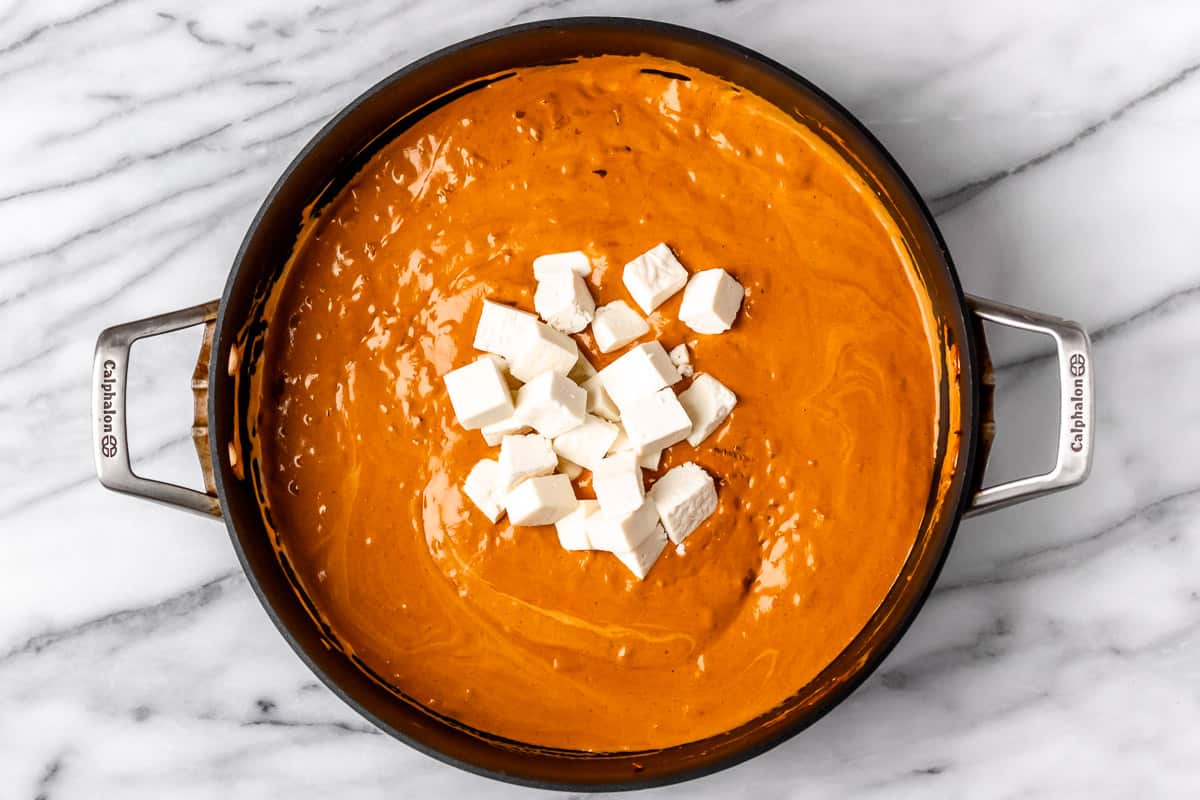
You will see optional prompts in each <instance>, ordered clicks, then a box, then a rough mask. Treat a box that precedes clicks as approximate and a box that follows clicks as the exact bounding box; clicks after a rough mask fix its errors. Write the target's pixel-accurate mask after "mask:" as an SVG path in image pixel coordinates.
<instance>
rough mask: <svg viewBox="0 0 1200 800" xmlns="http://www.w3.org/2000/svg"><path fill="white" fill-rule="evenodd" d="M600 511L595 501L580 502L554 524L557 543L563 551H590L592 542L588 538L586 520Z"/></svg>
mask: <svg viewBox="0 0 1200 800" xmlns="http://www.w3.org/2000/svg"><path fill="white" fill-rule="evenodd" d="M599 510H600V504H599V503H597V502H596V501H595V500H580V501H579V505H577V506H575V510H574V511H572V512H571V513H570V514H567V515H566V516H565V517H563V518H562V519H560V520H559V521H558V522H556V523H554V529H555V531H556V532H557V533H558V543H559V544H560V545H562V548H563V549H564V550H591V549H592V540H591V539H590V538H589V536H588V518H589V517H591V516H592V515H593V514H595V513H597V512H598V511H599Z"/></svg>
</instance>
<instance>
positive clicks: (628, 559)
mask: <svg viewBox="0 0 1200 800" xmlns="http://www.w3.org/2000/svg"><path fill="white" fill-rule="evenodd" d="M666 547H667V534H666V533H664V532H663V527H662V525H655V526H654V530H653V531H652V532H651V534H650V535H649V536H647V537H646V538H645V539H644V540H643V541H642V543H641V544H639V545H638V546H637V547H635V548H634V549H633V550H631V551H629V552H621V551H619V550H618V551H614V552H613V555H614V556H616V557H617V559H618V560H619V561H620V562H621V563H622V564H624V565H625V568H626V569H628V570H629V571H630V572H632V573H633V574H634V575H635V576H636V577H637V579H638V580H644V579H645V577H646V575H648V574H649V573H650V570H651V569H652V568H653V567H654V562H656V561H658V557H659V556H660V555H662V551H663V550H665V549H666Z"/></svg>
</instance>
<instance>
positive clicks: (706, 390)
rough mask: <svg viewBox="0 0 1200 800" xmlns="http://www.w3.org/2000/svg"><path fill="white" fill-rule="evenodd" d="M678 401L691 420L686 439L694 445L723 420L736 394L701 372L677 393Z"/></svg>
mask: <svg viewBox="0 0 1200 800" xmlns="http://www.w3.org/2000/svg"><path fill="white" fill-rule="evenodd" d="M679 402H680V403H681V404H682V405H683V409H684V410H685V411H687V415H688V417H689V418H690V419H691V420H692V432H691V433H690V434H688V437H687V440H688V444H690V445H691V446H692V447H695V446H697V445H698V444H700V443H701V442H703V441H704V440H705V439H707V438H708V437H709V435H710V434H711V433H712V432H713V431H715V430H716V429H717V428H718V427H720V425H721V423H722V422H724V421H725V418H726V417H728V416H729V412H730V411H733V407H734V406H735V405H737V396H736V395H735V394H734V393H733V392H731V391H729V389H728V388H727V387H726V386H725V385H724V384H723V383H721V382H720V381H719V380H717V379H716V378H714V377H713V376H711V375H708V374H706V373H703V372H702V373H700V374H699V375H697V376H696V379H695V380H694V381H692V385H691V386H689V387H688V388H687V389H686V390H684V391H682V392H680V393H679Z"/></svg>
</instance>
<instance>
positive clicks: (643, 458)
mask: <svg viewBox="0 0 1200 800" xmlns="http://www.w3.org/2000/svg"><path fill="white" fill-rule="evenodd" d="M660 461H662V450H661V449H660V450H650V451H647V452H645V453H642V454H641V455H640V456H638V466H639V467H641V468H642V469H658V464H659V462H660Z"/></svg>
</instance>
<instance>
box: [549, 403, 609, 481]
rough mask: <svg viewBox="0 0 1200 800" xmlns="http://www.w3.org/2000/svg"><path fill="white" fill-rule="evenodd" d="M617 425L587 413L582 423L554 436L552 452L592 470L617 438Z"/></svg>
mask: <svg viewBox="0 0 1200 800" xmlns="http://www.w3.org/2000/svg"><path fill="white" fill-rule="evenodd" d="M617 430H618V428H617V426H616V425H613V424H612V423H611V422H606V421H605V420H602V419H600V418H599V417H596V416H593V415H591V414H589V415H588V416H587V419H586V420H584V422H583V424H582V425H580V426H578V427H576V428H572V429H571V430H569V431H567V432H566V433H563V434H560V435H559V436H556V437H554V442H553V444H554V452H556V453H558V454H559V455H560V456H562V457H563V458H565V459H567V460H569V461H574V462H575V463H576V464H579V465H581V466H584V467H587V468H588V469H591V470H594V469H596V467H597V466H599V464H600V462H601V461H603V460H604V456H605V455H606V454H607V453H608V448H609V447H611V446H612V443H613V442H614V441H616V438H617Z"/></svg>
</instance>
